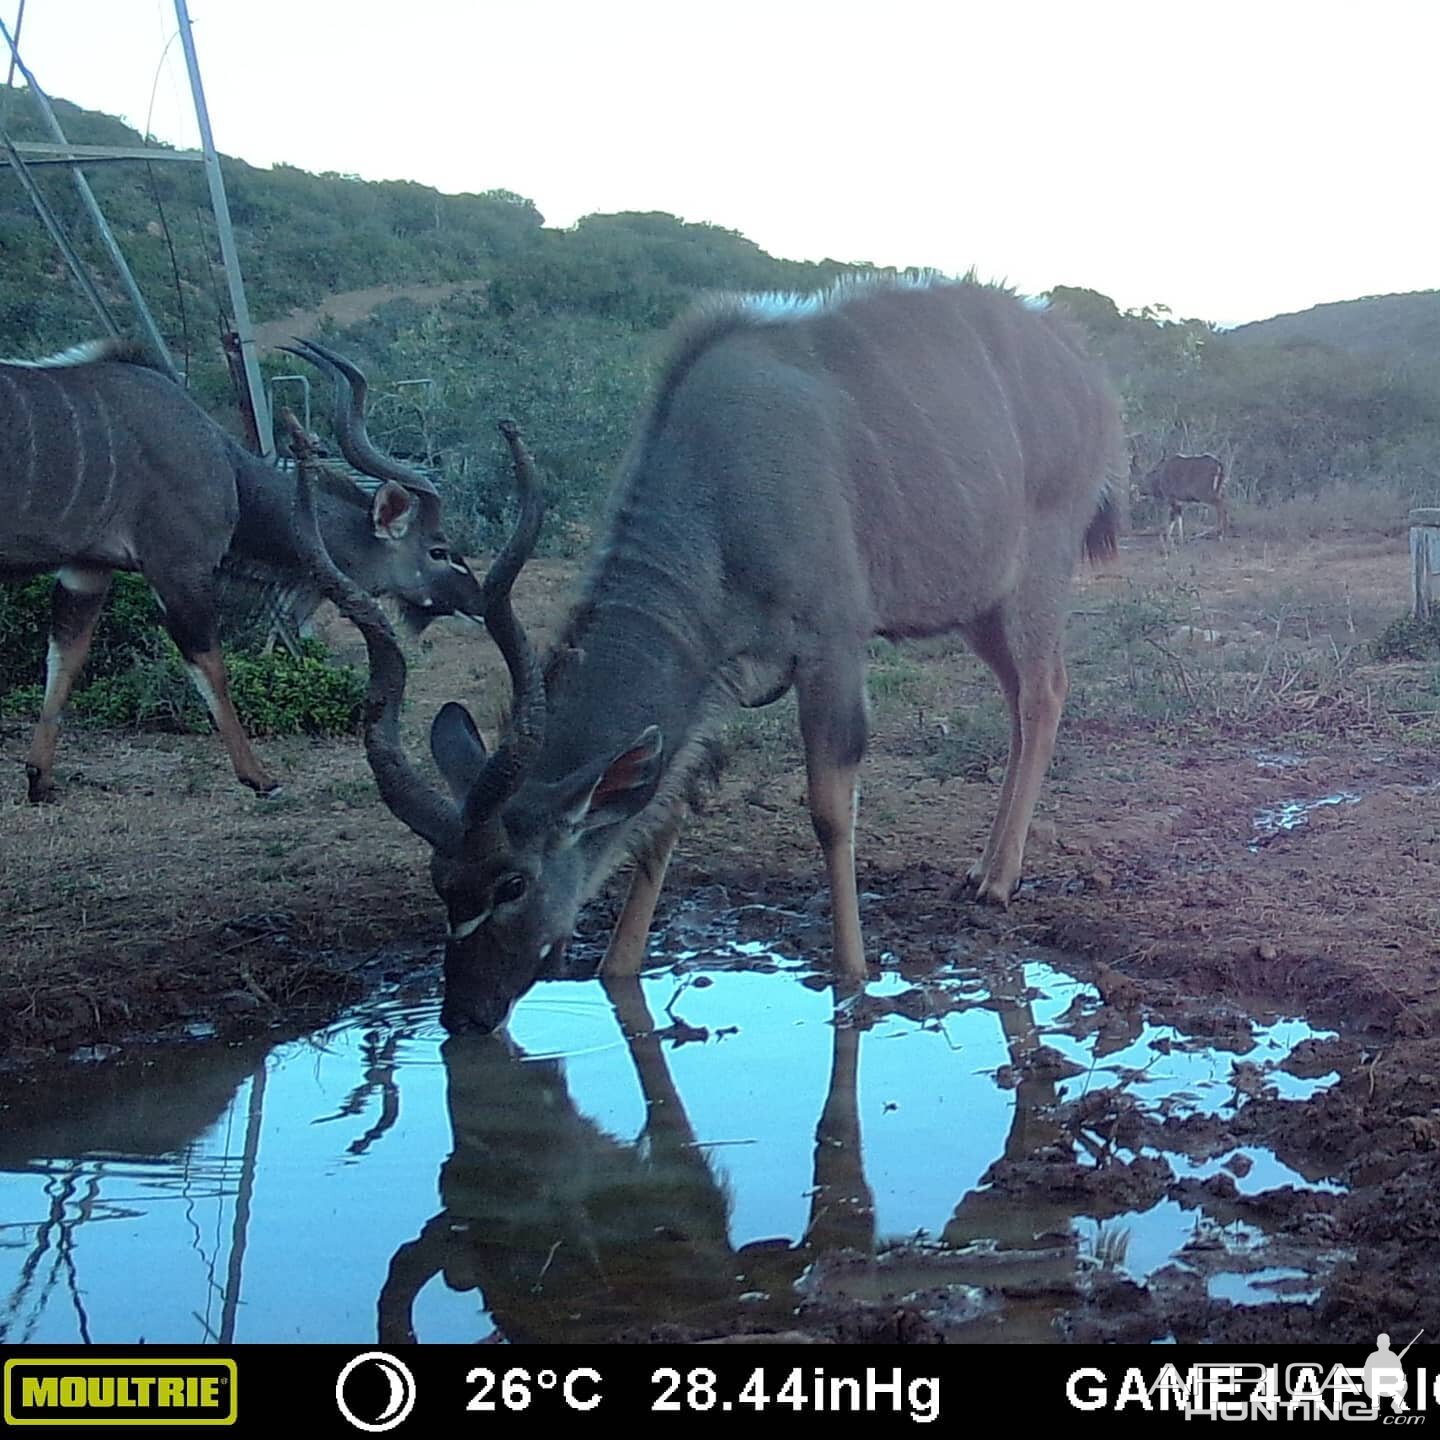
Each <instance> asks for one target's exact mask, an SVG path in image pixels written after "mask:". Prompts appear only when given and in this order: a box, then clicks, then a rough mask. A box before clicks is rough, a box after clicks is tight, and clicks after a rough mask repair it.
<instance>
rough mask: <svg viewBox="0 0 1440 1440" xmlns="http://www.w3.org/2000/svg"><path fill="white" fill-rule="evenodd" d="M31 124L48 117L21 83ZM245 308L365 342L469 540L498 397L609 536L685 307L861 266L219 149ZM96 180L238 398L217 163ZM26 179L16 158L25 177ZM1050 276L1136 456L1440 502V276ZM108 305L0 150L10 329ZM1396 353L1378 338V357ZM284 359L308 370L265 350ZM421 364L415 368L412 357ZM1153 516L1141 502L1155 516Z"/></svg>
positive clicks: (491, 498)
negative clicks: (1340, 280) (73, 264)
mask: <svg viewBox="0 0 1440 1440" xmlns="http://www.w3.org/2000/svg"><path fill="white" fill-rule="evenodd" d="M0 101H4V102H5V106H6V108H5V110H4V113H5V115H6V117H7V125H8V128H9V131H10V133H11V135H12V136H13V137H14V138H16V139H31V138H37V137H39V136H40V133H41V132H40V129H39V126H38V124H37V122H36V121H35V118H34V116H33V115H31V114H30V103H29V100H28V97H26V96H25V95H24V93H23V92H16V93H14V94H10V95H6V94H5V93H4V92H3V91H0ZM57 110H58V112H59V114H60V117H61V123H62V124H63V126H64V127H65V130H66V132H67V134H68V135H69V136H70V138H71V139H72V140H73V141H75V142H76V143H83V144H116V145H135V144H137V143H139V141H140V137H139V136H138V135H137V134H136V132H135V131H133V130H132V129H131V128H130V127H129V126H127V125H125V124H123V123H122V122H120V121H118V120H116V119H114V118H112V117H110V116H106V115H99V114H95V113H92V112H88V111H84V110H81V109H78V108H77V107H75V106H73V105H70V104H67V103H65V102H57ZM223 164H224V170H225V178H226V186H227V189H228V192H229V196H230V204H231V210H232V214H233V218H234V221H235V229H236V242H237V246H238V249H239V252H240V258H241V263H242V266H243V270H244V275H245V282H246V290H247V293H248V295H249V298H250V306H251V312H252V315H253V317H254V319H255V321H256V322H257V325H258V327H259V333H260V335H261V336H262V338H263V340H265V341H269V342H272V343H273V342H275V341H277V340H283V339H284V338H286V337H288V336H289V335H291V334H294V333H296V332H297V331H298V332H300V333H303V334H305V335H308V336H312V337H314V338H318V339H322V340H327V341H329V342H330V343H332V344H334V345H336V346H337V348H340V349H342V350H344V351H346V352H347V353H349V354H351V355H353V356H354V357H355V358H356V360H357V361H358V362H359V363H360V364H361V365H362V366H363V367H364V368H365V369H366V371H367V373H368V374H369V376H370V378H371V381H372V389H373V398H374V418H373V424H372V429H373V431H374V433H375V435H376V438H377V439H378V440H379V441H380V442H381V443H382V444H385V445H388V446H389V447H390V448H392V449H395V450H398V451H400V452H402V453H404V454H407V455H411V456H425V457H429V458H430V459H431V462H432V463H433V464H434V465H436V467H437V468H438V469H439V471H440V473H441V476H442V483H443V484H444V485H445V487H446V493H447V502H448V506H449V509H450V513H451V515H452V517H453V522H452V528H453V530H454V532H455V533H456V536H457V538H458V539H459V540H460V542H461V543H462V544H466V545H470V546H473V547H477V548H484V547H486V546H488V545H490V544H491V543H492V542H493V541H494V540H495V538H496V537H497V535H498V533H499V532H500V530H501V529H502V527H503V526H504V524H505V519H506V514H507V510H508V506H509V503H510V498H509V497H510V493H511V479H510V474H509V466H508V462H507V460H506V459H505V456H504V447H503V446H502V445H501V444H500V443H499V441H498V438H497V437H496V435H495V432H494V428H493V423H492V422H493V421H494V419H495V418H497V417H498V416H500V415H513V416H514V417H515V418H516V419H517V420H518V421H519V422H520V423H521V425H522V426H523V428H524V429H525V432H526V434H527V436H528V437H529V439H530V442H531V445H532V448H533V450H534V452H535V454H536V456H537V458H538V460H539V462H540V464H541V466H542V467H543V469H544V470H545V472H546V474H547V481H548V493H549V497H550V516H551V518H550V520H549V522H548V523H547V527H546V537H545V542H544V543H545V544H546V546H547V547H549V548H551V549H560V550H562V551H571V550H574V549H576V548H577V547H579V546H581V545H582V544H583V543H584V542H585V540H586V538H587V536H588V533H589V527H590V525H591V522H592V521H593V517H594V515H595V514H596V511H597V508H598V506H599V503H600V498H601V496H602V494H603V492H604V491H605V489H606V488H607V486H608V482H609V478H610V476H611V474H612V473H613V470H614V467H615V465H616V463H617V462H618V460H619V457H620V456H621V454H622V453H623V451H624V448H625V445H626V442H627V440H628V438H629V434H630V429H631V426H632V424H633V423H634V417H635V415H636V414H637V413H638V411H639V409H640V407H641V404H642V402H643V398H644V395H645V392H646V389H647V387H648V385H649V384H650V381H651V377H652V375H653V370H654V365H655V363H656V357H657V356H658V355H659V354H660V353H661V348H662V343H663V341H662V337H663V333H664V331H665V328H666V327H667V326H668V325H669V323H670V322H671V320H672V319H673V318H674V317H675V316H676V315H677V314H678V313H679V312H680V311H681V310H682V309H683V308H684V307H685V306H686V305H687V304H688V303H689V302H690V301H691V300H692V299H693V298H694V297H695V296H696V295H697V294H700V293H703V292H705V291H713V290H799V291H805V290H812V289H815V288H817V287H819V286H823V285H825V284H828V283H830V282H831V281H832V280H833V279H834V278H835V277H836V276H837V275H840V274H843V273H847V272H853V271H856V270H867V269H870V268H872V267H868V266H866V265H864V264H863V263H860V264H853V265H851V264H840V263H838V262H834V261H824V262H820V263H814V264H811V263H801V262H795V261H787V260H781V259H777V258H776V257H774V256H771V255H768V254H766V253H765V252H764V251H763V250H762V249H761V248H760V247H759V246H758V245H756V244H755V243H754V242H753V241H751V240H749V239H747V238H746V237H745V236H743V235H740V234H737V233H736V232H734V231H731V230H726V229H723V228H721V227H718V226H714V225H707V224H696V223H687V222H685V221H682V220H679V219H677V218H676V217H675V216H673V215H666V214H661V213H628V214H617V215H591V216H587V217H586V218H584V219H583V220H581V221H580V222H579V223H577V224H576V225H574V226H572V227H570V228H568V229H565V230H558V229H554V228H552V227H547V226H546V225H545V223H544V217H543V216H542V215H541V214H540V212H539V210H538V209H537V208H536V206H535V205H534V203H533V202H532V201H530V200H527V199H525V198H524V197H523V196H520V195H515V194H511V193H510V192H507V191H495V192H491V193H488V194H484V195H445V194H441V193H440V192H438V191H436V190H433V189H430V188H428V187H426V186H423V185H417V184H413V183H409V182H400V181H387V182H376V183H372V182H365V181H360V180H358V179H355V178H354V177H347V176H344V175H336V174H326V175H312V174H309V173H307V172H305V171H302V170H299V169H296V168H294V167H291V166H283V165H282V166H277V167H275V168H274V169H273V170H260V169H256V168H255V167H254V166H251V165H247V164H245V163H244V162H242V161H238V160H229V159H227V160H225V161H224V162H223ZM35 173H36V177H37V180H38V182H39V183H40V184H41V186H42V187H43V189H44V190H45V193H46V194H47V196H48V197H49V199H50V201H51V203H52V205H53V206H54V208H55V209H56V211H57V212H58V213H59V214H60V215H61V216H62V218H63V219H64V221H65V223H66V225H67V227H68V228H69V230H70V233H71V235H72V237H74V239H75V240H76V242H77V244H78V245H79V248H80V249H81V250H82V252H84V253H85V254H86V255H87V257H89V258H90V260H91V265H92V269H93V272H94V273H95V274H96V275H97V277H99V279H100V282H101V284H102V287H103V288H104V289H105V291H106V293H107V295H108V296H109V297H110V300H111V305H112V308H113V310H114V313H115V315H116V317H117V319H118V320H119V322H120V323H121V325H122V327H125V328H130V329H132V330H133V322H132V320H131V317H130V316H129V315H128V313H127V309H126V305H125V302H124V301H123V299H122V298H121V296H120V295H119V293H118V287H117V286H116V284H115V282H114V279H113V277H112V276H111V275H110V272H109V270H108V268H107V264H106V262H105V261H104V260H102V259H101V258H99V256H98V255H97V254H96V245H95V242H94V241H93V240H92V239H91V238H90V235H89V228H88V223H87V222H86V221H85V220H84V218H83V216H82V215H81V213H80V207H79V203H78V201H77V199H76V196H75V193H74V191H73V188H72V187H71V186H70V184H69V182H68V179H67V177H66V176H65V175H64V174H63V173H62V172H60V171H59V170H58V169H56V168H46V169H42V170H37V171H36V172H35ZM89 174H90V180H91V183H92V185H93V187H94V189H95V191H96V194H97V195H98V197H99V198H100V201H101V203H102V205H103V207H104V209H105V212H106V214H107V216H108V217H109V219H110V222H111V224H112V226H113V228H114V230H115V232H116V235H117V238H118V239H119V242H120V245H121V247H122V249H123V250H124V251H125V253H126V255H127V256H128V257H129V260H130V263H131V265H132V267H133V269H134V271H135V274H136V277H137V279H138V280H139V283H140V285H141V288H142V290H143V291H144V293H145V294H146V296H147V297H148V299H149V302H150V304H151V306H152V308H153V309H154V311H155V313H156V316H157V320H158V322H159V324H160V327H161V330H162V332H163V333H164V335H165V336H166V338H167V341H168V342H169V343H170V344H171V346H172V348H173V350H174V352H175V353H176V354H177V355H178V356H180V357H181V358H182V360H183V361H185V362H186V364H187V368H188V371H189V383H190V385H191V388H192V390H193V391H194V393H195V394H196V397H197V398H198V399H199V400H200V401H201V403H202V404H204V405H205V406H206V407H207V408H208V409H210V410H211V411H212V413H215V414H217V415H219V416H220V417H221V418H222V419H226V418H227V415H228V414H229V413H230V411H231V408H232V406H233V397H232V395H231V392H230V388H229V378H228V375H227V374H226V371H225V368H224V365H223V362H222V360H221V356H220V350H219V344H218V337H219V334H220V332H221V330H222V329H225V328H228V325H229V320H228V316H227V315H226V310H227V300H226V295H225V287H224V283H223V276H222V274H221V271H220V268H219V265H218V258H217V257H218V246H217V244H216V237H215V233H214V225H213V221H212V219H211V216H210V208H209V200H208V195H207V192H206V189H205V184H204V177H203V175H202V173H201V172H200V169H199V167H198V166H182V165H154V166H142V165H128V164H127V165H109V166H94V167H92V168H91V170H90V172H89ZM6 177H8V178H6ZM1052 295H1053V298H1054V299H1055V300H1057V301H1058V302H1060V303H1063V304H1064V305H1066V306H1067V307H1068V308H1069V309H1070V310H1071V311H1072V312H1073V313H1074V314H1075V315H1076V316H1077V317H1078V318H1079V319H1080V321H1081V322H1082V323H1083V324H1084V325H1085V326H1086V328H1087V329H1088V330H1089V332H1090V335H1091V337H1092V340H1093V343H1094V345H1095V348H1096V350H1097V351H1098V352H1099V354H1100V355H1101V356H1102V357H1103V358H1104V360H1105V361H1106V362H1107V364H1108V365H1109V367H1110V369H1111V371H1112V373H1113V375H1114V377H1115V380H1116V383H1117V385H1118V387H1119V389H1120V392H1121V395H1122V398H1123V401H1124V404H1125V409H1126V420H1127V427H1128V430H1129V433H1130V436H1131V444H1132V447H1133V451H1134V456H1135V461H1136V464H1137V466H1138V467H1140V468H1142V469H1144V468H1148V466H1149V465H1150V464H1153V463H1154V461H1156V460H1157V459H1159V458H1160V457H1161V456H1162V455H1164V454H1166V453H1172V452H1174V451H1177V450H1179V451H1188V452H1196V451H1202V450H1208V451H1213V452H1214V453H1215V454H1217V455H1220V456H1221V457H1222V458H1223V459H1224V461H1225V463H1226V467H1227V472H1228V473H1229V475H1230V476H1231V485H1232V488H1233V491H1234V493H1235V494H1236V495H1237V498H1239V499H1240V500H1242V501H1244V502H1247V503H1261V504H1271V503H1273V502H1279V501H1289V500H1293V499H1296V498H1301V497H1313V496H1320V495H1323V494H1324V493H1326V492H1327V491H1329V490H1331V489H1335V488H1337V487H1340V488H1344V487H1350V493H1351V494H1352V498H1353V495H1354V494H1355V493H1356V487H1359V490H1358V493H1359V494H1361V495H1362V496H1363V500H1362V501H1361V502H1360V503H1357V504H1352V505H1351V507H1350V513H1357V512H1363V513H1364V514H1366V515H1367V516H1368V517H1370V523H1374V524H1382V525H1384V526H1387V527H1388V526H1390V525H1391V524H1392V523H1398V522H1395V521H1394V517H1396V516H1400V517H1403V515H1404V513H1405V510H1406V508H1407V507H1408V505H1410V504H1412V503H1435V500H1436V498H1437V495H1436V486H1437V478H1436V476H1435V473H1434V467H1433V456H1434V454H1435V453H1436V451H1437V449H1440V292H1423V293H1420V294H1416V295H1396V296H1380V297H1374V298H1371V299H1366V300H1355V301H1350V302H1346V303H1344V304H1337V305H1325V306H1318V307H1316V308H1315V309H1314V310H1310V311H1306V312H1304V313H1303V314H1300V315H1292V316H1279V317H1276V318H1275V319H1274V320H1269V321H1265V322H1262V323H1259V324H1255V325H1248V326H1245V327H1242V328H1241V329H1240V330H1238V331H1233V332H1226V333H1221V332H1219V331H1217V330H1216V329H1215V328H1214V327H1213V326H1211V325H1208V324H1206V323H1205V322H1203V321H1199V320H1185V319H1177V318H1175V317H1174V316H1172V315H1171V313H1170V312H1169V311H1168V310H1166V309H1165V307H1164V306H1163V305H1158V304H1157V305H1155V306H1151V307H1146V308H1145V309H1143V310H1139V311H1130V312H1125V311H1121V310H1120V309H1119V308H1118V307H1117V306H1116V305H1115V303H1114V302H1113V301H1111V300H1110V299H1109V298H1108V297H1107V296H1104V295H1101V294H1099V293H1097V292H1095V291H1092V290H1086V289H1083V288H1079V287H1074V286H1062V287H1057V288H1056V289H1055V290H1054V291H1053V292H1052ZM98 328H99V327H98V322H97V320H96V318H95V316H94V315H93V314H92V313H91V312H90V310H89V307H88V305H87V303H86V302H85V301H84V299H83V298H82V296H81V295H80V293H79V291H78V289H77V287H76V286H75V285H74V283H73V282H72V281H71V280H70V278H69V276H68V274H67V273H66V271H65V269H64V267H63V265H62V264H61V263H60V261H59V259H58V257H57V255H56V252H55V249H54V246H53V245H52V242H51V241H50V239H49V237H48V236H47V235H46V233H45V231H44V229H43V228H42V226H41V225H40V223H39V221H38V220H37V219H36V217H35V216H34V214H33V212H32V211H31V208H30V205H29V202H28V200H27V199H26V197H25V195H24V192H23V191H22V189H21V187H20V186H19V184H18V183H17V182H16V181H15V179H14V177H13V176H11V175H10V173H9V171H8V169H4V168H0V354H10V355H39V354H45V353H49V352H53V351H56V350H59V349H62V348H64V347H65V346H68V345H71V344H74V343H75V342H77V341H79V340H82V339H86V338H89V337H91V336H93V335H94V334H95V333H97V330H98ZM1377 355H1383V356H1384V357H1385V361H1386V363H1384V364H1379V365H1377V364H1376V363H1375V357H1376V356H1377ZM262 368H264V369H265V370H266V371H267V372H268V373H269V374H271V375H274V374H277V373H285V372H289V371H293V369H294V368H295V362H294V361H293V360H292V359H291V358H290V357H289V356H287V355H284V354H273V355H262ZM406 380H410V381H414V380H426V381H429V382H430V383H429V384H428V385H424V386H406V387H404V388H399V387H398V386H397V383H396V382H399V381H406ZM1142 520H1143V517H1142Z"/></svg>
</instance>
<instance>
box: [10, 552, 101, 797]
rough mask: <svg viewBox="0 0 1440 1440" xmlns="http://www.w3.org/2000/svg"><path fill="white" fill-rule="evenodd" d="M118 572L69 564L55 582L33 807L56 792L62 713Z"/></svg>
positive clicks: (29, 769)
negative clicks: (56, 754)
mask: <svg viewBox="0 0 1440 1440" xmlns="http://www.w3.org/2000/svg"><path fill="white" fill-rule="evenodd" d="M112 573H113V572H112V571H110V570H107V569H104V568H91V567H87V566H83V565H67V566H65V568H64V569H63V570H61V571H60V573H59V575H58V576H57V577H56V580H55V591H54V594H53V595H52V597H51V600H50V648H49V654H48V657H47V660H46V665H45V701H44V704H43V705H42V706H41V707H40V720H39V722H38V723H37V724H36V726H35V734H34V736H33V737H32V739H31V741H30V754H29V756H28V757H27V759H26V762H25V778H26V781H27V784H28V786H29V793H30V802H31V804H39V803H40V801H42V800H48V799H49V798H50V796H51V795H52V793H53V792H54V789H55V779H54V773H53V772H54V768H55V747H56V745H57V744H58V743H59V740H60V712H61V711H62V710H64V708H65V705H66V703H67V702H68V701H69V699H70V692H71V691H72V690H73V689H74V688H75V681H76V679H77V678H78V676H79V674H80V671H81V670H82V669H83V668H84V666H85V660H86V657H87V656H88V655H89V654H90V641H91V640H92V639H93V638H94V635H95V622H96V621H97V620H99V618H100V612H101V610H103V609H104V608H105V597H106V595H108V594H109V593H110V578H111V575H112Z"/></svg>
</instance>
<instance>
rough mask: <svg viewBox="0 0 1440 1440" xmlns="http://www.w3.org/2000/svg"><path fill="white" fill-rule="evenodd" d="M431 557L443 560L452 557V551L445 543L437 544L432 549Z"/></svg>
mask: <svg viewBox="0 0 1440 1440" xmlns="http://www.w3.org/2000/svg"><path fill="white" fill-rule="evenodd" d="M430 558H431V559H432V560H439V561H442V562H443V561H446V560H448V559H449V558H450V552H449V551H448V550H447V549H446V548H445V547H444V546H443V545H436V546H434V547H433V548H432V549H431V551H430Z"/></svg>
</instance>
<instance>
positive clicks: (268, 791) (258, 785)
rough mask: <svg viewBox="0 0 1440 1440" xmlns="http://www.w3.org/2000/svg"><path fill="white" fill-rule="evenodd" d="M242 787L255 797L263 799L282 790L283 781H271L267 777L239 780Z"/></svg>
mask: <svg viewBox="0 0 1440 1440" xmlns="http://www.w3.org/2000/svg"><path fill="white" fill-rule="evenodd" d="M240 783H241V784H242V785H245V786H248V787H249V788H250V789H251V790H253V791H254V792H255V793H256V794H257V795H259V796H260V797H261V798H262V799H264V797H265V796H267V795H274V794H276V793H277V792H278V791H279V790H280V789H282V788H283V784H284V782H283V781H280V780H272V779H270V777H269V776H268V775H262V776H261V777H260V779H258V780H246V779H243V778H242V779H241V781H240Z"/></svg>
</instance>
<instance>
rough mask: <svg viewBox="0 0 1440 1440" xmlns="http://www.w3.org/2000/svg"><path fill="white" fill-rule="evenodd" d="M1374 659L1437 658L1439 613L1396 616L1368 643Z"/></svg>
mask: <svg viewBox="0 0 1440 1440" xmlns="http://www.w3.org/2000/svg"><path fill="white" fill-rule="evenodd" d="M1370 651H1371V653H1372V654H1373V655H1374V656H1375V658H1376V659H1377V660H1440V615H1433V614H1432V615H1428V616H1426V618H1425V619H1423V620H1418V619H1416V618H1415V616H1413V615H1397V616H1396V617H1395V619H1394V620H1392V621H1391V622H1390V623H1389V624H1388V625H1387V626H1386V627H1385V628H1384V629H1383V630H1382V631H1381V632H1380V633H1379V635H1377V636H1376V637H1375V639H1374V640H1373V641H1372V642H1371V645H1370Z"/></svg>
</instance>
